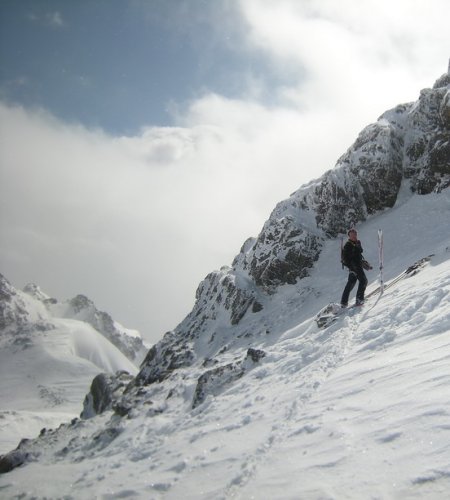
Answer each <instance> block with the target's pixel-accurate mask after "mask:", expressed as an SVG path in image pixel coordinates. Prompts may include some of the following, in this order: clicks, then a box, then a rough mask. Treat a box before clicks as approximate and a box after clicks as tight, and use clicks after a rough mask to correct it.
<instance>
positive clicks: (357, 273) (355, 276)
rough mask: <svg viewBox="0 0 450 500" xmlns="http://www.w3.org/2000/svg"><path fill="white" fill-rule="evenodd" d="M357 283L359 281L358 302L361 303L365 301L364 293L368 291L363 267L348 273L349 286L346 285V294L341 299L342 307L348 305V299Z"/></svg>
mask: <svg viewBox="0 0 450 500" xmlns="http://www.w3.org/2000/svg"><path fill="white" fill-rule="evenodd" d="M357 281H359V285H358V290H357V291H356V300H357V301H361V302H363V301H364V292H365V291H366V286H367V278H366V274H365V272H364V270H363V269H362V267H360V268H358V269H355V270H354V271H350V272H349V273H348V280H347V284H346V285H345V288H344V292H343V294H342V298H341V304H342V305H347V304H348V297H349V295H350V292H351V291H352V290H353V287H354V286H355V284H356V282H357Z"/></svg>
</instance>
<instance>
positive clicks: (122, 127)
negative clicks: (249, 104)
mask: <svg viewBox="0 0 450 500" xmlns="http://www.w3.org/2000/svg"><path fill="white" fill-rule="evenodd" d="M0 19H1V30H0V32H1V48H0V51H1V52H0V56H1V62H2V64H1V79H0V88H1V90H2V96H3V98H4V99H6V100H8V101H12V102H18V103H21V104H24V105H26V106H41V107H44V108H45V109H47V110H49V111H50V112H52V113H53V114H55V115H56V116H58V117H60V118H62V119H64V120H68V121H74V122H80V123H82V124H84V125H86V126H89V127H101V128H103V129H105V130H107V131H109V132H111V133H116V134H133V133H136V132H137V131H139V130H140V128H141V127H143V126H148V125H169V124H171V123H173V121H174V117H173V113H174V111H176V108H177V106H178V107H179V106H181V107H182V106H183V103H185V102H188V101H190V100H191V99H194V98H195V97H198V96H199V95H200V93H202V92H206V91H208V90H213V91H215V92H218V93H220V94H222V95H225V96H229V97H234V96H237V95H240V94H241V93H243V92H245V85H246V82H245V81H242V80H241V78H240V75H241V73H242V72H243V71H245V69H246V68H247V67H251V69H252V71H254V72H256V73H259V74H261V72H265V78H267V79H269V80H272V79H275V78H276V75H275V74H274V72H273V71H270V68H269V66H268V65H267V64H265V63H264V59H263V58H262V57H258V55H257V54H255V53H253V54H250V53H249V52H248V51H247V50H246V49H245V48H244V49H243V50H241V49H242V46H241V47H239V44H238V42H237V40H238V39H239V37H240V36H241V34H240V33H241V32H242V30H244V29H245V23H244V21H243V19H242V18H241V17H239V16H238V13H237V9H236V7H235V4H234V3H233V2H222V1H219V2H207V1H202V0H192V1H190V2H185V1H178V0H150V1H142V0H141V1H138V0H131V1H122V0H94V1H93V0H91V1H87V0H81V1H71V2H61V1H54V0H53V1H52V0H37V1H36V0H31V1H27V0H19V1H17V0H4V1H2V2H1V3H0ZM282 76H283V75H282Z"/></svg>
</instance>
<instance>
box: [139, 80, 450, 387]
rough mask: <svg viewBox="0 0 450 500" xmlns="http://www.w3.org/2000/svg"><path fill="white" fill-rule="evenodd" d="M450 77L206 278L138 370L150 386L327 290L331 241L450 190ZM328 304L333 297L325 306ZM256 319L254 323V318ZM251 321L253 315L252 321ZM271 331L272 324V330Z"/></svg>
mask: <svg viewBox="0 0 450 500" xmlns="http://www.w3.org/2000/svg"><path fill="white" fill-rule="evenodd" d="M449 95H450V74H449V73H447V74H445V75H443V76H442V77H441V78H439V79H438V80H437V82H436V83H435V85H434V86H433V88H432V89H424V90H423V91H422V92H421V94H420V97H419V99H418V101H417V102H415V103H410V104H403V105H399V106H397V107H396V108H394V109H393V110H390V111H387V112H385V113H384V114H383V115H382V116H381V117H380V119H379V120H378V121H377V122H376V123H375V124H371V125H369V126H368V127H366V128H365V129H364V130H363V131H362V132H361V133H360V134H359V136H358V138H357V140H356V141H355V143H354V144H353V145H352V146H351V147H350V148H349V149H348V150H347V152H346V153H345V154H344V155H343V156H342V157H341V158H340V159H339V160H338V162H337V164H336V166H335V168H334V169H332V170H330V171H328V172H326V173H325V174H324V175H323V176H322V177H321V178H320V179H317V180H315V181H312V182H310V183H309V184H307V185H306V186H303V187H301V188H300V189H298V190H297V191H296V192H294V193H293V194H292V195H291V196H290V197H289V198H288V199H287V200H284V201H281V202H280V203H279V204H278V205H277V206H276V207H275V209H274V210H273V212H272V214H271V215H270V217H269V219H268V220H267V222H266V223H265V224H264V227H263V228H262V230H261V232H260V234H259V236H258V237H257V238H250V239H248V240H247V241H246V242H245V243H244V245H243V247H242V249H241V251H240V253H239V254H238V255H237V256H236V258H235V259H234V261H233V263H232V266H231V267H223V268H222V269H221V270H220V271H214V272H212V273H210V274H209V275H208V276H207V277H206V278H205V280H204V281H203V282H202V283H200V285H199V287H198V289H197V293H196V303H195V305H194V308H193V310H192V312H191V313H190V314H189V315H188V316H187V317H186V318H185V319H184V320H183V321H182V322H181V323H180V325H178V326H177V328H176V329H175V330H174V331H173V332H169V333H168V334H166V335H165V337H164V338H163V339H162V340H161V341H160V342H158V343H157V344H156V345H155V346H153V347H152V349H151V350H150V352H149V353H148V355H147V358H146V360H144V364H143V366H142V368H141V372H140V374H139V375H138V377H137V383H138V384H140V385H145V384H148V383H152V382H154V381H159V380H161V379H163V378H165V377H167V376H170V373H171V372H172V371H173V370H176V369H178V368H181V367H186V366H192V365H193V364H195V363H201V362H205V367H207V366H208V364H211V363H214V357H215V355H216V354H217V353H218V352H220V351H221V350H223V349H227V348H229V343H228V342H229V339H230V340H231V342H234V341H235V340H234V339H235V334H234V326H235V325H239V324H241V323H243V324H252V325H253V323H254V324H255V326H251V327H249V329H248V330H247V331H245V332H244V333H242V334H241V335H244V336H250V337H251V336H257V335H259V334H260V333H261V332H264V330H265V328H264V319H263V318H264V317H265V316H266V315H265V314H262V311H263V310H265V309H267V308H270V307H271V304H272V301H271V296H272V295H274V294H279V293H281V292H282V291H283V290H284V289H285V286H286V285H290V286H295V285H296V284H297V283H301V286H300V287H296V288H295V290H296V291H295V292H292V291H293V290H294V289H292V288H288V293H290V294H291V298H289V299H288V300H290V301H292V300H293V297H295V306H296V307H307V306H308V304H309V302H310V301H311V297H312V296H315V295H317V293H318V292H317V289H316V287H315V286H314V283H313V282H312V281H311V280H310V279H309V277H310V275H311V274H312V273H313V272H314V268H315V266H316V265H317V262H318V260H319V258H320V255H321V253H322V252H323V251H324V250H325V248H326V247H327V243H328V241H329V240H330V239H333V238H335V237H337V236H339V235H340V234H345V233H346V230H347V229H348V228H349V227H350V226H352V225H355V224H361V223H362V222H364V221H367V220H370V218H371V217H373V216H374V215H376V214H377V213H380V212H382V211H384V210H389V209H392V207H394V206H395V204H396V203H397V201H398V200H399V198H405V197H406V198H407V197H408V196H409V195H410V194H411V195H412V194H416V195H418V194H420V195H425V194H430V193H432V192H436V193H438V192H441V191H443V190H445V189H446V188H448V186H449V185H450V120H449V116H450V107H449V106H450V98H449ZM323 305H326V304H322V306H323ZM252 318H253V321H252ZM244 320H245V321H244ZM269 330H270V329H269Z"/></svg>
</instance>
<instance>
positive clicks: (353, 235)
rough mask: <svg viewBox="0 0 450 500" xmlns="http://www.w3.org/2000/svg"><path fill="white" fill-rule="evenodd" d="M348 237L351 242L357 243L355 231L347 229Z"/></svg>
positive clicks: (356, 232)
mask: <svg viewBox="0 0 450 500" xmlns="http://www.w3.org/2000/svg"><path fill="white" fill-rule="evenodd" d="M347 234H348V237H349V238H350V239H351V240H352V241H357V240H358V231H356V229H353V228H352V229H349V231H348V233H347Z"/></svg>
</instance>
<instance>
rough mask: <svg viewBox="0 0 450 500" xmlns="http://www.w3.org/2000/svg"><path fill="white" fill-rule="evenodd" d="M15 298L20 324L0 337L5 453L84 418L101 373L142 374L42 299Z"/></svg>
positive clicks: (0, 428) (1, 445)
mask: <svg viewBox="0 0 450 500" xmlns="http://www.w3.org/2000/svg"><path fill="white" fill-rule="evenodd" d="M14 293H15V296H14V301H15V302H16V304H19V308H20V311H21V312H22V315H21V320H20V322H19V323H17V324H15V326H14V327H13V328H11V329H6V330H5V331H3V332H1V333H0V401H1V408H0V453H5V452H7V451H9V450H11V449H12V448H14V447H15V446H17V444H18V442H19V441H20V439H21V438H31V437H35V436H36V435H37V434H38V433H39V431H40V430H41V429H42V428H44V427H56V426H58V425H59V424H60V423H62V422H65V421H69V420H71V419H72V418H74V417H77V416H79V414H80V412H81V410H82V408H83V399H84V396H85V395H86V394H87V392H88V391H89V387H90V384H91V381H92V379H93V378H94V376H95V375H97V374H98V373H100V372H107V373H114V372H116V371H117V370H126V371H128V372H129V373H133V374H135V373H136V371H137V367H136V366H135V365H134V364H133V363H132V362H131V361H129V360H128V359H127V358H126V357H125V355H124V354H122V353H121V352H120V351H119V350H118V349H117V348H116V347H115V346H114V345H112V344H111V343H110V342H109V341H108V340H107V339H106V338H105V337H104V336H102V335H101V334H100V333H99V332H98V331H96V330H95V329H94V328H92V327H91V326H90V325H88V324H87V323H84V322H82V321H77V320H73V319H59V318H54V317H51V316H50V315H49V313H48V311H47V310H46V308H45V307H44V306H43V304H41V303H40V302H39V301H38V300H35V299H34V298H32V297H30V296H29V295H28V294H26V293H23V292H20V291H14ZM18 301H19V302H18ZM12 307H13V306H12ZM36 325H39V327H38V328H36Z"/></svg>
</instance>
